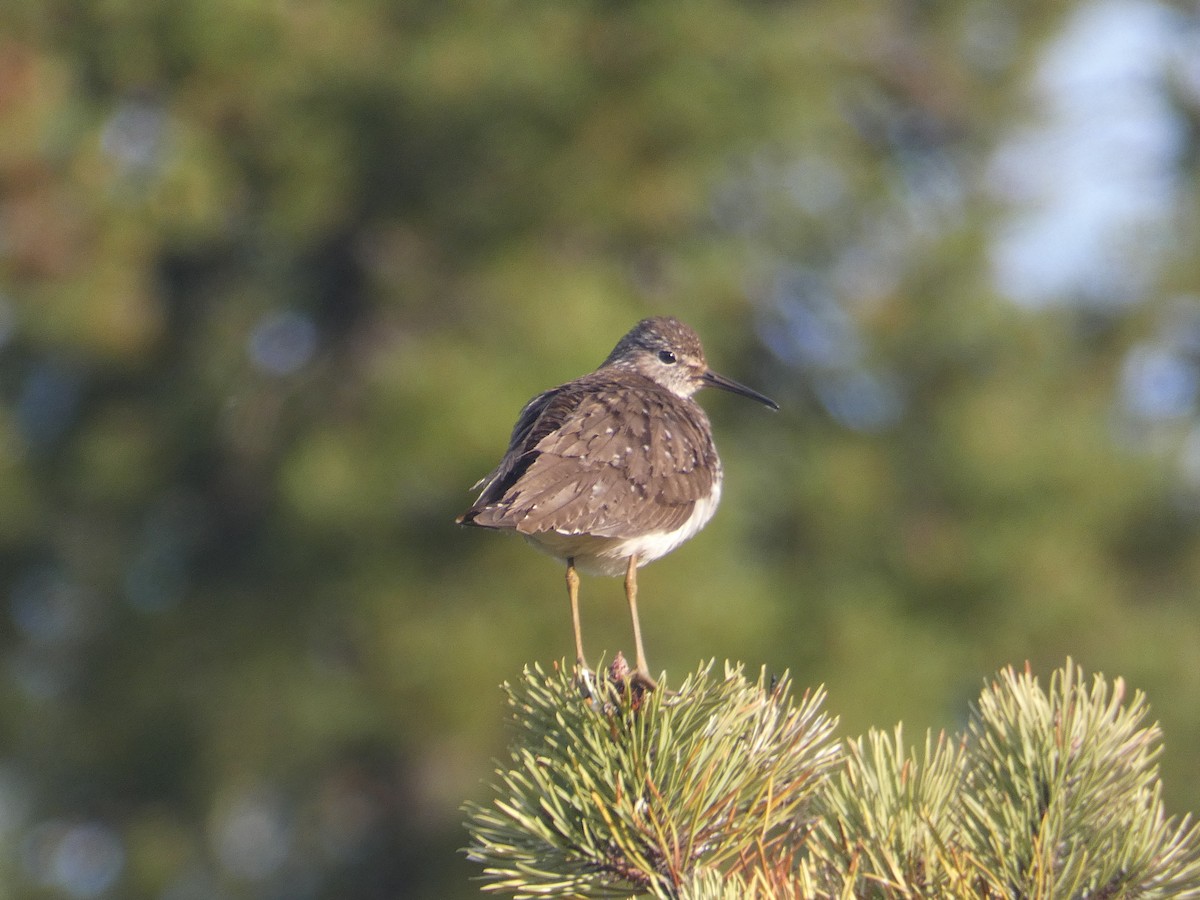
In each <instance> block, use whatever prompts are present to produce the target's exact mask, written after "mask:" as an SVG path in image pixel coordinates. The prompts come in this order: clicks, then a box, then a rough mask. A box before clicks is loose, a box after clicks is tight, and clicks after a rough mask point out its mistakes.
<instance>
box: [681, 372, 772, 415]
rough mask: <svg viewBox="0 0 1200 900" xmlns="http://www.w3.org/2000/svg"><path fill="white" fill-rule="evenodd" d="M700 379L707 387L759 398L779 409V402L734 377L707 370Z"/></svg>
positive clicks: (763, 403) (764, 403) (766, 404)
mask: <svg viewBox="0 0 1200 900" xmlns="http://www.w3.org/2000/svg"><path fill="white" fill-rule="evenodd" d="M700 380H701V381H703V382H704V384H705V386H706V387H715V388H720V389H721V390H723V391H729V393H731V394H741V395H742V396H743V397H749V398H750V399H751V400H757V401H758V402H759V403H761V404H762V405H763V406H769V407H770V408H771V409H779V404H778V403H776V402H775V401H774V400H772V399H771V398H770V397H767V396H764V395H763V394H760V393H759V392H758V391H756V390H754V389H753V388H748V387H746V386H745V385H744V384H738V383H737V382H736V381H734V380H733V379H732V378H726V377H725V376H724V375H718V374H717V373H716V372H712V371H709V372H705V373H704V374H703V375H701V376H700Z"/></svg>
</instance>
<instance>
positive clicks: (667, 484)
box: [460, 373, 719, 538]
mask: <svg viewBox="0 0 1200 900" xmlns="http://www.w3.org/2000/svg"><path fill="white" fill-rule="evenodd" d="M631 387H632V388H635V390H629V388H631ZM631 400H632V401H634V404H633V405H632V406H631V405H630V401H631ZM707 422H708V420H707V418H706V417H705V415H704V412H703V410H701V409H700V407H699V406H697V405H696V404H695V403H694V402H693V401H691V400H684V399H681V398H679V397H676V396H675V395H674V394H671V393H670V392H668V391H665V390H663V389H662V388H661V387H659V386H658V385H657V384H655V383H654V382H653V381H651V380H650V379H645V378H642V377H641V376H632V377H631V376H626V380H625V381H621V382H618V381H615V380H613V379H612V378H611V377H609V376H607V375H601V374H600V373H595V374H593V375H589V376H585V377H584V378H581V379H579V380H578V381H574V382H571V383H570V384H566V385H563V386H562V387H560V388H555V389H554V390H552V391H547V392H546V393H544V394H541V395H539V396H538V397H535V398H534V399H533V400H531V401H530V402H529V403H528V404H527V405H526V407H525V409H524V410H522V413H521V416H520V417H519V418H518V420H517V425H516V427H515V428H514V429H513V435H512V441H511V442H510V445H509V449H508V452H507V453H506V454H505V456H504V459H503V460H501V462H500V465H499V466H498V467H497V468H496V470H495V471H494V472H492V474H491V475H489V476H488V477H487V478H486V479H484V481H483V493H482V494H481V495H480V497H479V499H478V500H477V501H476V503H475V505H474V506H473V507H471V509H470V510H468V511H467V512H466V513H464V514H463V516H462V517H460V521H461V522H463V523H465V524H469V525H480V526H483V527H488V528H512V529H516V530H517V531H520V532H522V533H525V534H535V533H538V532H543V531H560V532H564V533H567V534H594V535H597V536H601V537H622V538H627V537H637V536H640V535H644V534H649V533H652V532H658V531H673V530H675V529H676V528H679V527H681V526H682V525H683V524H684V523H685V522H686V521H687V520H688V517H689V516H690V515H691V514H692V510H693V508H694V506H695V503H696V501H697V500H699V499H702V498H704V497H707V496H708V495H709V494H710V493H711V492H712V489H713V483H714V480H715V476H716V472H717V471H718V469H717V467H718V466H719V463H718V461H717V458H716V450H715V449H714V447H713V444H712V440H711V438H710V437H709V435H708V433H707Z"/></svg>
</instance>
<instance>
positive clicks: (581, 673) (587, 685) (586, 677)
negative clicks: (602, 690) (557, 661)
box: [575, 659, 596, 700]
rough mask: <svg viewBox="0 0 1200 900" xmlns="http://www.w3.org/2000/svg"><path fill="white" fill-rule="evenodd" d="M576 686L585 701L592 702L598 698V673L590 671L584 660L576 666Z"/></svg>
mask: <svg viewBox="0 0 1200 900" xmlns="http://www.w3.org/2000/svg"><path fill="white" fill-rule="evenodd" d="M575 685H576V686H577V687H578V688H579V695H580V696H581V697H583V699H584V700H591V699H592V698H594V697H595V696H596V673H595V672H593V671H592V670H591V669H589V668H588V665H587V663H585V662H584V661H583V660H582V659H581V660H579V661H578V662H577V663H576V664H575Z"/></svg>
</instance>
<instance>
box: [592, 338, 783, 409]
mask: <svg viewBox="0 0 1200 900" xmlns="http://www.w3.org/2000/svg"><path fill="white" fill-rule="evenodd" d="M604 366H605V367H608V366H612V367H615V368H620V369H630V370H632V371H635V372H637V373H639V374H641V375H644V376H645V377H647V378H649V379H650V380H651V381H654V382H656V383H658V384H659V385H661V386H662V387H664V388H666V389H667V390H668V391H670V392H671V393H673V394H675V395H676V396H679V397H690V396H692V394H694V393H696V391H698V390H700V388H702V387H715V388H721V389H722V390H725V391H729V392H730V393H733V394H740V395H741V396H743V397H749V398H750V399H751V400H757V401H758V402H759V403H761V404H763V405H764V406H769V407H770V408H771V409H779V404H777V403H776V402H775V401H774V400H772V399H771V398H770V397H765V396H763V395H762V394H760V393H759V392H758V391H755V390H752V389H751V388H748V387H746V386H745V385H743V384H739V383H738V382H736V381H734V380H733V379H731V378H726V377H725V376H724V375H718V374H717V373H716V372H714V371H712V370H711V369H710V368H709V367H708V361H707V360H706V359H705V358H704V347H703V346H702V345H701V343H700V338H699V336H698V335H697V334H696V332H695V331H693V330H692V329H691V328H690V327H689V326H688V325H685V324H684V323H683V322H680V321H679V320H678V319H676V318H673V317H670V316H655V317H654V318H651V319H642V321H640V322H638V323H637V324H636V325H634V326H633V328H632V329H630V331H629V333H628V334H626V335H625V336H624V337H623V338H621V340H619V341H618V342H617V346H615V347H614V348H613V351H612V353H610V354H609V355H608V359H606V360H605V361H604Z"/></svg>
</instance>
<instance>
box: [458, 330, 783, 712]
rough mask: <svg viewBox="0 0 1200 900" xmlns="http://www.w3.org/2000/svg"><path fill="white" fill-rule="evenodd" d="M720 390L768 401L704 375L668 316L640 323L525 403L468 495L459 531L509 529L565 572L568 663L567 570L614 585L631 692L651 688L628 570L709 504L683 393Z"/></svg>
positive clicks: (707, 454)
mask: <svg viewBox="0 0 1200 900" xmlns="http://www.w3.org/2000/svg"><path fill="white" fill-rule="evenodd" d="M705 387H714V388H720V389H722V390H725V391H729V392H731V393H734V394H740V395H741V396H743V397H748V398H750V399H752V400H756V401H758V402H759V403H761V404H763V405H764V406H767V407H769V408H771V409H775V410H778V409H779V404H777V403H776V402H775V401H774V400H772V399H770V398H769V397H766V396H764V395H763V394H760V393H759V392H758V391H755V390H753V389H751V388H748V387H746V386H745V385H743V384H739V383H738V382H736V381H733V380H732V379H729V378H726V377H725V376H723V375H718V374H717V373H716V372H714V371H712V370H711V369H710V368H709V367H708V362H707V360H706V359H705V356H704V348H703V346H702V345H701V342H700V338H699V336H698V335H697V334H696V332H695V331H694V330H693V329H692V328H691V327H689V326H688V325H686V324H684V323H683V322H681V321H680V320H679V319H677V318H674V317H671V316H655V317H652V318H646V319H642V320H641V321H640V322H638V323H637V324H636V325H635V326H634V327H633V328H632V329H630V331H629V332H628V333H627V334H625V336H624V337H622V338H621V339H620V340H619V341H618V342H617V344H616V346H615V347H614V348H613V350H612V352H611V353H609V355H608V357H607V358H606V359H605V360H604V362H602V363H601V364H600V366H599V368H597V369H596V370H595V371H594V372H591V373H589V374H587V375H584V376H582V377H580V378H577V379H575V380H574V381H568V382H567V383H565V384H561V385H559V386H558V387H555V388H551V389H550V390H548V391H544V392H542V393H540V394H538V395H537V396H536V397H534V398H533V399H532V400H530V401H529V402H528V403H526V404H525V407H524V408H523V409H522V410H521V412H520V414H519V415H518V417H517V422H516V425H515V426H514V427H513V430H512V435H511V437H510V439H509V442H508V449H507V451H506V452H505V453H504V456H503V458H502V459H501V460H500V463H499V465H497V466H496V468H495V469H493V470H492V471H491V473H490V474H488V475H486V476H484V477H483V478H481V479H480V480H479V481H478V482H476V484H475V485H474V487H473V490H479V491H480V493H479V497H478V499H476V501H475V503H474V504H473V505H472V506H471V508H470V509H468V510H467V511H466V512H464V513H463V514H462V515H460V516H459V517H458V518H457V519H456V521H457V522H458V524H460V525H470V526H475V527H480V528H490V529H496V530H501V531H513V532H516V533H517V534H519V535H521V536H522V537H523V538H524V539H525V540H526V541H528V542H529V543H530V544H531V545H533V546H534V547H535V548H537V549H538V550H541V551H543V552H545V553H547V554H549V555H550V556H552V557H555V558H556V559H558V560H559V561H561V562H562V563H565V565H566V583H567V596H568V600H569V601H570V605H571V624H572V627H573V629H574V633H575V658H576V663H577V665H578V667H579V671H580V672H581V673H587V672H588V667H587V662H586V659H585V656H584V651H583V636H582V631H581V629H580V620H579V574H578V572H579V571H582V572H584V573H587V574H598V575H608V576H621V575H623V576H624V578H625V599H626V602H627V603H628V606H629V615H630V618H631V620H632V623H633V638H634V646H635V652H636V657H637V658H636V667H635V670H634V672H633V674H632V678H633V680H634V682H635V683H638V684H640V685H641V686H642V687H644V688H648V689H654V688H655V687H656V682H655V680H654V678H653V677H652V676H651V674H650V668H649V665H648V664H647V662H646V653H645V650H644V648H643V644H642V630H641V623H640V621H639V618H638V606H637V570H638V567H640V566H643V565H645V564H646V563H649V562H652V561H654V560H656V559H659V558H661V557H663V556H665V555H666V554H668V553H670V552H671V551H672V550H674V549H675V548H677V547H679V546H680V545H681V544H683V543H684V542H685V541H687V540H689V539H690V538H692V537H694V536H695V535H696V533H697V532H699V531H700V529H702V528H703V527H704V526H705V525H707V524H708V522H709V520H710V519H711V518H712V517H713V514H714V513H715V512H716V510H717V504H718V503H719V502H720V499H721V482H722V469H721V459H720V457H719V456H718V455H717V450H716V447H715V445H714V444H713V437H712V425H711V424H710V423H709V420H708V416H707V415H706V414H705V412H704V410H703V409H702V408H701V407H700V405H699V404H698V403H697V402H696V401H695V400H694V399H693V395H694V394H695V393H696V392H697V391H698V390H700V389H701V388H705Z"/></svg>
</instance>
